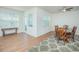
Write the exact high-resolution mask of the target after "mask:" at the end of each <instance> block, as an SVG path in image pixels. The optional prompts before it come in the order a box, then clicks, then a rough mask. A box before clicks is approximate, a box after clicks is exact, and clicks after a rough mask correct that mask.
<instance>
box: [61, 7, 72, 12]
mask: <svg viewBox="0 0 79 59" xmlns="http://www.w3.org/2000/svg"><path fill="white" fill-rule="evenodd" d="M72 9H73V7H64V8H63V9H62V11H63V12H66V11H72Z"/></svg>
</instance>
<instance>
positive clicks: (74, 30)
mask: <svg viewBox="0 0 79 59" xmlns="http://www.w3.org/2000/svg"><path fill="white" fill-rule="evenodd" d="M76 30H77V27H76V26H74V27H73V29H72V33H73V35H74V34H75V32H76Z"/></svg>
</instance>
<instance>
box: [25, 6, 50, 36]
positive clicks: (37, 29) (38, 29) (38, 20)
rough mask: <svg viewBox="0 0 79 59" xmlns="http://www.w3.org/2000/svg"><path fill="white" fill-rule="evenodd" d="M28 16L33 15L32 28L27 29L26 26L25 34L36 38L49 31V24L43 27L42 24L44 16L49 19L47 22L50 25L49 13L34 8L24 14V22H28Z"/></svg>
mask: <svg viewBox="0 0 79 59" xmlns="http://www.w3.org/2000/svg"><path fill="white" fill-rule="evenodd" d="M28 14H32V15H33V19H32V20H33V27H29V26H28V24H27V30H26V31H25V32H26V33H27V34H29V35H32V36H35V37H37V36H40V35H43V34H46V33H48V32H50V31H51V26H50V25H51V24H49V26H45V25H46V24H45V23H44V17H45V16H48V17H49V19H48V21H49V22H50V23H51V14H50V13H48V12H47V11H45V10H43V9H40V8H37V7H35V8H32V9H30V10H29V11H26V12H25V20H28ZM26 22H27V21H26Z"/></svg>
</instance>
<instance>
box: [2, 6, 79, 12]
mask: <svg viewBox="0 0 79 59" xmlns="http://www.w3.org/2000/svg"><path fill="white" fill-rule="evenodd" d="M3 7H5V8H11V9H16V10H19V11H25V10H26V11H27V10H28V9H31V8H33V7H39V8H42V9H44V10H46V11H48V12H50V13H58V12H61V11H62V9H63V8H64V7H73V10H72V11H77V10H79V6H3Z"/></svg>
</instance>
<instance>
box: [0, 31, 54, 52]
mask: <svg viewBox="0 0 79 59" xmlns="http://www.w3.org/2000/svg"><path fill="white" fill-rule="evenodd" d="M51 35H53V32H49V33H47V34H45V35H42V36H40V37H37V38H34V37H32V36H29V35H27V34H25V33H19V34H14V35H8V36H5V37H0V52H24V51H28V50H29V49H30V48H31V47H32V46H34V45H36V44H39V43H40V42H41V41H43V40H45V39H46V38H48V37H49V36H51Z"/></svg>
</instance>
